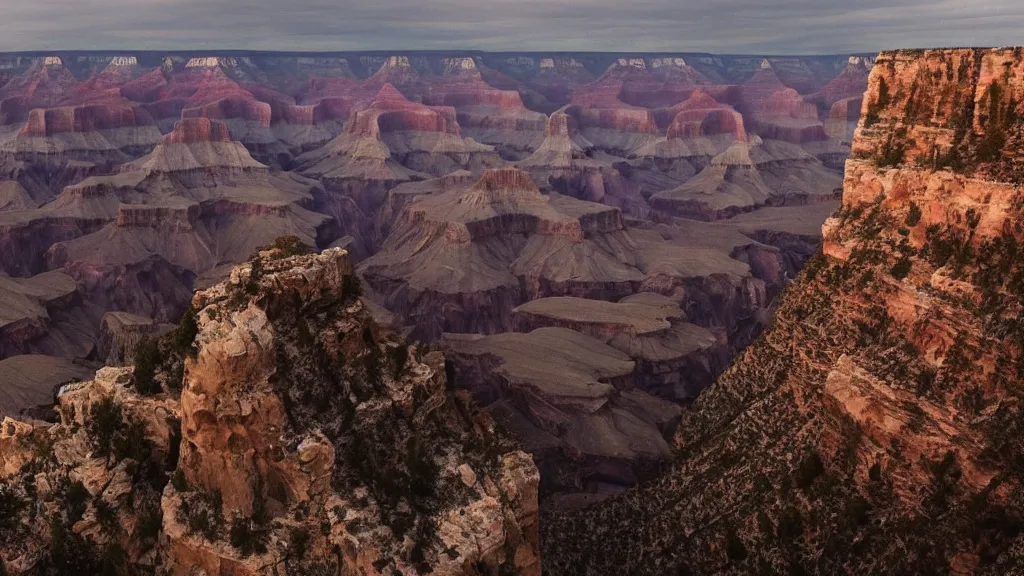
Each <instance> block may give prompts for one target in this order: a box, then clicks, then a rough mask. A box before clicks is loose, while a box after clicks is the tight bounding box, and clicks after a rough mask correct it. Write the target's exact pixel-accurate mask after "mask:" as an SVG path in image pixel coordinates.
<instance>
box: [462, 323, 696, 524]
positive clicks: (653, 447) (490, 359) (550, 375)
mask: <svg viewBox="0 0 1024 576" xmlns="http://www.w3.org/2000/svg"><path fill="white" fill-rule="evenodd" d="M443 346H444V348H445V350H446V353H447V354H448V355H449V356H450V357H451V358H452V361H453V362H454V364H455V366H456V373H457V374H458V378H459V382H460V384H461V385H463V386H466V387H468V388H469V390H470V391H471V392H472V393H473V397H474V399H476V401H477V402H478V403H479V404H481V405H482V406H484V407H485V408H487V410H488V411H489V412H490V413H491V414H492V415H493V416H494V417H495V418H496V419H497V420H498V421H499V422H501V423H502V424H503V425H504V426H505V427H506V428H507V429H508V430H509V432H511V433H512V435H513V436H514V437H515V438H517V439H518V440H519V441H520V442H521V443H522V445H523V447H524V448H525V449H526V450H528V451H529V452H530V453H531V454H533V456H534V458H535V459H536V461H537V463H538V467H539V468H540V471H541V478H542V479H543V481H542V483H541V496H542V498H543V499H545V500H546V502H545V506H546V507H549V508H550V507H555V508H563V507H574V506H577V505H579V504H582V503H587V502H592V501H594V500H595V499H600V498H601V497H605V496H608V495H609V494H612V493H615V492H619V491H621V490H622V489H623V488H624V487H628V486H632V485H633V484H635V483H636V482H637V481H638V480H640V479H643V478H645V477H649V476H650V475H651V473H652V472H653V471H654V470H657V469H658V467H659V466H660V465H662V464H664V463H665V462H666V461H667V460H668V459H669V458H670V456H671V451H670V450H669V447H668V444H667V443H666V442H665V438H664V435H666V434H667V435H671V430H672V429H673V427H674V425H675V423H676V422H677V421H678V418H679V413H680V408H679V406H677V405H674V404H671V403H669V402H667V401H664V400H659V399H657V398H655V397H653V396H650V395H649V394H647V393H645V392H642V391H640V390H637V389H635V388H634V386H633V382H632V372H633V368H634V363H633V362H632V361H631V360H630V359H629V357H628V356H626V355H625V354H623V353H621V352H619V351H617V350H614V349H612V348H610V347H609V346H607V345H605V344H602V343H601V342H600V341H598V340H596V339H594V338H591V337H589V336H586V335H584V334H580V333H579V332H574V331H572V330H568V329H565V328H539V329H537V330H534V331H533V332H530V333H528V334H520V333H511V332H510V333H505V334H498V335H494V336H478V335H461V334H450V335H446V336H445V340H444V343H443Z"/></svg>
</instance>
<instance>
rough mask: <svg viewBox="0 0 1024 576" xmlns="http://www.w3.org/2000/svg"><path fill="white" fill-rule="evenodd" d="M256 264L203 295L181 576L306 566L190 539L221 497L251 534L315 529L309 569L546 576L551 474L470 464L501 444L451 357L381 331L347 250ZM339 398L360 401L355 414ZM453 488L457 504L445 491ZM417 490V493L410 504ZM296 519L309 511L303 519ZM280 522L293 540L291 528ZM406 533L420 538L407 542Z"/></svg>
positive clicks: (171, 528) (513, 464) (173, 498)
mask: <svg viewBox="0 0 1024 576" xmlns="http://www.w3.org/2000/svg"><path fill="white" fill-rule="evenodd" d="M256 262H261V263H262V264H261V265H260V267H258V268H257V267H256V265H250V266H246V267H241V268H237V269H236V270H235V271H234V272H233V274H232V279H231V280H230V281H229V282H228V283H227V284H223V285H220V286H217V287H214V288H212V289H209V290H207V291H205V292H201V293H199V294H197V296H196V300H195V306H196V308H197V310H198V314H197V316H198V318H199V332H198V338H197V344H198V348H199V351H198V354H197V356H196V358H195V359H194V360H190V361H188V363H187V365H186V374H187V375H186V381H185V386H184V390H183V392H182V436H183V444H182V454H181V460H180V464H179V469H180V470H181V471H182V473H183V476H184V478H185V481H186V483H187V485H188V487H189V489H188V491H183V490H180V489H173V490H169V491H167V492H165V494H164V500H163V508H164V511H165V514H164V530H165V531H166V533H167V534H168V537H169V539H170V542H169V545H168V548H167V551H166V558H167V561H168V563H169V564H170V566H172V571H174V572H178V571H180V572H181V573H185V572H186V571H187V570H188V569H190V568H191V567H193V566H196V565H199V566H204V567H205V569H206V570H207V571H213V572H215V573H216V572H218V571H221V572H222V571H223V570H224V569H225V567H227V566H235V567H236V568H232V569H233V570H245V571H248V572H250V573H258V572H259V571H260V570H261V569H262V568H260V567H262V566H272V565H278V566H288V565H289V564H290V563H292V562H295V560H294V557H291V558H290V559H289V560H285V558H286V556H285V554H284V550H283V549H282V548H277V547H274V546H272V545H269V546H268V547H267V548H266V552H263V553H261V554H257V555H255V556H251V557H249V558H248V559H246V558H244V557H243V556H241V555H240V554H239V553H238V551H237V550H232V549H231V548H230V547H228V546H226V545H223V544H216V543H211V542H209V541H208V540H209V539H207V538H204V537H201V536H198V535H194V534H189V530H188V525H187V524H186V523H184V522H182V521H180V520H177V518H178V517H179V512H178V511H181V510H182V509H183V507H187V506H189V503H190V502H194V501H195V499H196V497H197V496H198V495H201V494H202V493H203V492H204V491H205V492H213V491H216V492H217V493H219V494H221V495H222V497H223V503H224V507H225V509H226V510H231V511H233V513H234V514H236V515H237V516H238V517H241V518H243V519H244V520H243V521H245V522H254V523H258V522H263V523H266V522H267V521H268V520H270V521H271V522H273V518H280V519H281V521H283V522H285V523H286V524H287V525H288V526H290V529H291V530H296V529H300V528H301V529H304V530H307V531H308V533H309V534H310V537H311V540H310V542H309V546H308V552H307V556H308V557H307V558H306V561H307V562H314V561H318V562H324V561H327V562H331V563H332V564H333V565H335V566H336V569H340V570H342V571H349V570H354V569H357V567H358V568H359V569H363V570H368V571H369V572H368V573H372V574H381V573H387V570H393V569H402V568H403V567H406V569H410V570H411V569H412V567H411V566H412V565H414V564H415V565H417V566H418V567H419V569H420V570H422V569H423V568H422V567H423V566H424V565H425V566H430V567H432V568H433V571H435V572H438V573H444V574H462V573H465V572H464V570H465V569H466V568H464V567H465V566H469V565H474V564H475V565H483V566H492V567H494V568H493V569H497V568H498V567H499V566H501V565H505V566H507V568H506V569H509V568H510V569H515V570H517V571H520V572H521V573H526V574H529V573H538V572H539V560H538V558H537V556H536V490H537V473H536V468H535V467H534V466H533V464H532V463H531V462H530V460H529V457H526V456H524V455H522V454H517V453H507V454H502V453H500V452H499V453H496V454H494V453H492V454H493V457H491V456H486V455H484V454H483V453H482V452H481V453H479V455H480V456H481V459H480V460H474V459H472V458H470V457H469V452H465V451H466V448H464V446H466V445H467V444H466V442H468V441H470V439H472V438H474V437H479V436H478V435H481V434H488V433H489V432H487V431H486V430H487V428H486V426H487V424H486V423H485V421H483V420H480V421H474V420H471V419H467V416H464V415H462V414H463V413H460V412H459V408H458V406H459V404H458V402H459V400H457V398H456V397H455V396H454V395H453V394H452V393H451V392H449V391H447V388H446V384H445V370H444V366H443V358H442V357H441V356H440V355H438V354H436V353H435V354H427V355H425V356H422V357H421V356H420V354H419V352H417V351H416V350H415V349H413V350H407V349H406V348H405V344H404V343H402V342H401V341H398V340H396V339H395V338H394V337H393V336H390V335H388V334H387V333H384V332H382V331H379V330H378V329H377V328H376V327H375V326H374V325H373V324H372V321H371V320H370V319H369V314H368V312H367V311H365V310H364V309H363V308H362V307H361V304H360V303H359V302H358V300H354V299H353V298H352V295H351V290H352V286H353V284H352V279H353V277H352V276H351V274H352V270H351V264H350V263H349V261H348V258H347V255H346V254H345V253H344V252H343V251H340V250H331V251H327V252H325V253H324V254H323V255H321V256H308V257H302V258H300V259H297V260H284V261H280V260H266V259H263V260H257V261H256ZM246 283H255V285H256V286H258V288H257V289H256V290H255V291H253V295H252V296H248V295H245V296H243V300H244V301H245V302H248V303H245V302H243V303H242V305H241V308H239V305H238V304H237V300H238V298H237V296H234V295H233V294H235V293H238V294H246V288H245V285H246ZM260 293H264V294H265V297H260V296H259V294H260ZM257 298H259V299H260V300H261V301H263V302H265V304H264V305H265V306H266V308H260V307H258V306H257V305H256V304H255V302H256V301H257ZM296 305H297V306H300V307H301V308H302V309H306V308H307V307H315V308H318V309H320V310H321V311H322V315H321V317H320V318H319V319H313V318H312V317H308V318H307V319H303V318H302V317H301V316H300V315H299V310H298V309H294V310H293V309H290V307H291V306H296ZM313 323H319V324H320V325H319V326H316V325H314V324H313ZM310 330H311V332H307V333H311V334H318V336H316V337H315V340H314V342H315V346H316V347H317V349H318V350H319V352H317V353H315V354H311V351H310V350H306V349H304V348H301V347H300V344H299V341H298V340H292V338H294V337H298V336H299V334H300V333H303V332H306V331H310ZM335 332H337V333H339V334H343V336H341V337H338V338H336V337H335V336H334V333H335ZM328 333H330V338H327V335H328ZM320 335H322V336H320ZM321 338H322V339H321ZM399 349H400V350H403V351H406V354H401V355H400V354H399V353H398V352H396V350H399ZM399 357H401V358H402V359H403V360H402V361H398V360H395V359H396V358H399ZM339 387H340V388H339ZM342 389H344V390H347V393H342V395H341V396H339V393H341V390H342ZM350 394H351V395H352V396H348V395H350ZM328 398H331V401H329V402H328V401H326V400H327V399H328ZM339 398H341V399H345V398H350V399H349V400H342V403H341V404H340V405H339V404H338V403H337V401H338V399H339ZM413 426H415V430H416V433H415V439H414V437H413V435H412V430H413V428H412V427H413ZM478 426H484V428H478ZM442 453H445V454H448V456H446V457H441V456H440V455H441V454H442ZM453 456H454V457H453ZM474 458H475V456H474ZM449 480H450V481H452V482H453V484H451V486H452V492H442V491H440V490H439V486H440V483H441V482H447V481H449ZM402 482H408V483H410V485H411V486H415V488H414V489H413V491H412V492H411V493H410V492H405V491H404V490H402V489H401V484H396V483H402ZM184 509H185V510H186V514H187V510H188V508H184ZM295 510H303V513H302V515H301V516H300V517H301V518H302V519H301V520H299V521H298V522H296V520H295V519H294V518H295V514H294V511H295ZM428 510H429V511H430V512H427V511H428ZM261 514H262V515H268V514H269V516H270V519H264V520H259V517H260V516H259V515H261ZM253 518H255V519H256V520H252V519H253ZM236 522H237V521H236ZM324 522H326V523H327V526H328V527H329V529H328V530H326V531H322V530H321V529H320V525H321V524H322V523H324ZM270 526H271V528H270V531H271V532H272V533H273V532H278V531H280V532H281V533H282V534H281V536H280V538H281V542H282V544H283V542H284V535H285V534H287V532H286V529H285V526H282V527H281V528H279V529H274V528H272V526H273V523H272V524H271V525H270ZM403 532H405V533H407V534H408V535H409V536H411V538H408V539H406V540H405V541H403V540H402V538H400V535H401V534H402V533H403ZM276 538H277V536H273V535H272V536H271V538H270V541H269V542H274V541H275V539H276ZM268 544H269V543H268ZM332 549H335V550H338V555H337V556H335V554H334V553H332V552H331V550H332ZM446 551H447V552H446ZM282 562H284V563H285V564H282ZM477 563H478V564H477ZM389 566H390V568H389ZM295 569H298V565H296V564H291V568H286V570H295Z"/></svg>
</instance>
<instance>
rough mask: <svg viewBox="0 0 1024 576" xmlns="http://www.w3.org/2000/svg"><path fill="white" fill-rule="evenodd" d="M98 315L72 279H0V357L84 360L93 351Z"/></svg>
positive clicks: (53, 274)
mask: <svg viewBox="0 0 1024 576" xmlns="http://www.w3.org/2000/svg"><path fill="white" fill-rule="evenodd" d="M97 314H98V311H97V310H96V309H95V308H94V307H92V306H88V305H85V303H83V301H82V295H81V293H80V292H79V291H78V289H77V287H76V286H75V282H74V280H73V279H72V278H70V277H69V276H67V275H65V274H62V273H60V272H46V273H43V274H39V275H36V276H33V277H31V278H4V277H0V358H6V357H8V356H15V355H19V354H49V355H54V356H66V357H69V358H85V357H86V356H89V355H90V354H91V353H92V351H93V349H94V347H95V342H94V331H95V328H94V326H95V322H96V320H97V318H98V315H97Z"/></svg>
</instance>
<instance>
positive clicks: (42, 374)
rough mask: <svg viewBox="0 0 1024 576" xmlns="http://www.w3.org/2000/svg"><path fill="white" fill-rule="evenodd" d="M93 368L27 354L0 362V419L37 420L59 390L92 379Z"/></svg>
mask: <svg viewBox="0 0 1024 576" xmlns="http://www.w3.org/2000/svg"><path fill="white" fill-rule="evenodd" d="M94 372H95V367H93V368H92V369H90V367H89V366H87V365H83V364H79V363H75V362H73V361H71V360H68V359H66V358H57V357H55V356H42V355H39V354H28V355H22V356H11V357H10V358H5V359H4V360H0V416H11V417H14V418H19V417H23V418H24V417H29V418H33V417H38V416H39V415H40V411H41V410H42V409H43V408H45V407H47V406H51V405H52V404H53V399H54V397H55V396H56V394H57V390H58V389H59V388H60V386H62V385H64V384H68V383H71V382H79V381H83V380H88V379H90V378H92V375H93V373H94Z"/></svg>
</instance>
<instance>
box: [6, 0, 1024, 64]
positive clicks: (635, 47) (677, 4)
mask: <svg viewBox="0 0 1024 576" xmlns="http://www.w3.org/2000/svg"><path fill="white" fill-rule="evenodd" d="M0 14H2V18H0V50H5V51H14V50H58V49H61V50H70V49H117V50H132V49H153V50H187V49H214V48H217V49H251V50H413V49H482V50H509V51H517V50H523V51H525V50H539V51H544V50H566V51H572V50H602V51H680V52H685V51H694V52H732V53H771V54H811V53H839V52H874V51H878V50H880V49H886V48H897V47H928V46H992V45H1007V44H1019V43H1022V42H1024V38H1022V36H1021V33H1020V30H1021V29H1022V28H1024V2H1021V1H1020V0H975V1H972V2H965V1H963V0H702V1H700V0H620V1H618V2H610V1H609V0H369V1H362V2H353V1H351V0H334V1H332V0H3V1H2V2H0Z"/></svg>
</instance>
